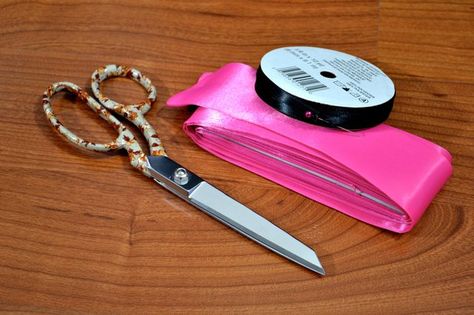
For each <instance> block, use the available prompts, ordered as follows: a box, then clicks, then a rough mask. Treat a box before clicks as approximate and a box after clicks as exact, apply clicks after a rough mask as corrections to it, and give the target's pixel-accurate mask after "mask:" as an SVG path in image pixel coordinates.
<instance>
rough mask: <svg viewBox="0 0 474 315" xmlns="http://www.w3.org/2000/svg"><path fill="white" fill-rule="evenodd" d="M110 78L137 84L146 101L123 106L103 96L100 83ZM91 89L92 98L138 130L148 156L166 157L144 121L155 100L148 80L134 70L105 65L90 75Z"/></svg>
mask: <svg viewBox="0 0 474 315" xmlns="http://www.w3.org/2000/svg"><path fill="white" fill-rule="evenodd" d="M112 77H126V78H130V79H132V80H134V81H135V82H137V83H139V84H140V85H141V86H143V88H145V90H146V91H147V92H148V97H147V99H146V100H145V101H143V102H141V103H138V104H129V105H125V104H120V103H117V102H115V101H113V100H111V99H109V98H107V97H105V96H103V95H102V92H101V90H100V83H101V82H102V81H105V80H107V79H108V78H112ZM91 88H92V92H93V93H94V96H95V97H96V98H97V100H99V102H100V103H101V104H102V105H103V106H105V107H106V108H108V109H110V110H113V111H114V112H116V113H117V114H119V115H121V116H123V117H125V118H127V119H128V120H129V121H130V122H132V123H133V124H134V125H135V126H137V127H138V128H139V129H140V131H141V132H142V133H143V135H144V136H145V138H146V140H147V141H148V144H149V148H150V155H166V152H165V149H164V148H163V146H162V145H161V141H160V139H159V138H158V134H157V133H156V131H155V129H154V128H153V127H152V126H151V125H150V123H148V121H147V120H146V119H145V114H146V113H147V112H148V111H149V110H150V108H151V104H152V103H153V102H154V101H155V100H156V88H155V87H154V86H153V84H152V83H151V81H150V79H148V78H147V77H145V76H144V75H143V74H142V73H141V72H140V71H138V70H137V69H134V68H128V67H125V66H120V65H106V66H104V67H100V68H99V69H97V70H96V71H94V73H93V74H92V77H91Z"/></svg>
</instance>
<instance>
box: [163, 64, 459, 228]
mask: <svg viewBox="0 0 474 315" xmlns="http://www.w3.org/2000/svg"><path fill="white" fill-rule="evenodd" d="M255 73H256V71H255V69H253V68H252V67H250V66H247V65H244V64H239V63H231V64H227V65H225V66H223V67H222V68H220V69H218V70H217V71H215V72H213V73H205V74H203V75H202V76H201V77H200V79H199V81H198V82H197V83H196V84H195V85H194V86H192V87H190V88H189V89H187V90H185V91H183V92H180V93H178V94H176V95H174V96H173V97H171V98H170V99H169V100H168V102H167V104H168V106H170V107H179V106H185V105H197V106H199V107H198V109H197V110H196V111H195V112H194V113H193V114H192V116H191V117H190V118H189V119H188V120H187V121H186V122H185V123H184V131H185V132H186V134H187V135H188V136H189V137H190V138H191V139H192V140H193V141H194V142H196V143H197V144H198V145H199V146H200V147H202V148H203V149H205V150H207V151H209V152H211V153H212V154H214V155H216V156H218V157H220V158H222V159H224V160H226V161H229V162H231V163H233V164H236V165H238V166H240V167H243V168H245V169H247V170H249V171H251V172H254V173H256V174H259V175H261V176H263V177H265V178H268V179H270V180H272V181H274V182H276V183H278V184H280V185H283V186H285V187H287V188H289V189H291V190H293V191H295V192H298V193H300V194H302V195H304V196H306V197H308V198H311V199H313V200H316V201H318V202H321V203H323V204H325V205H327V206H329V207H332V208H335V209H337V210H339V211H341V212H343V213H345V214H347V215H350V216H352V217H354V218H357V219H359V220H362V221H364V222H367V223H369V224H373V225H375V226H378V227H381V228H384V229H387V230H391V231H394V232H398V233H404V232H408V231H409V230H411V229H412V228H413V226H414V225H415V224H416V223H417V222H418V221H419V219H420V217H421V216H422V214H423V213H424V211H425V210H426V208H427V207H428V206H429V204H430V202H431V201H432V199H433V198H434V197H435V195H436V194H437V193H438V192H439V190H440V189H441V188H442V186H443V185H444V183H445V182H446V181H447V179H448V178H449V176H450V175H451V172H452V167H451V155H450V154H449V152H448V151H446V150H445V149H443V148H442V147H440V146H438V145H436V144H433V143H431V142H429V141H427V140H425V139H422V138H420V137H417V136H415V135H412V134H410V133H407V132H405V131H403V130H400V129H397V128H393V127H390V126H388V125H385V124H381V125H378V126H376V127H374V128H370V129H366V130H362V131H357V132H347V131H342V130H336V129H329V128H325V127H320V126H316V125H311V124H308V123H305V122H301V121H298V120H296V119H293V118H290V117H287V116H285V115H284V114H282V113H280V112H278V111H276V110H275V109H273V108H272V107H270V106H269V105H267V104H265V103H264V102H263V101H262V100H261V99H260V98H259V97H258V96H257V94H256V93H255V90H254V85H255Z"/></svg>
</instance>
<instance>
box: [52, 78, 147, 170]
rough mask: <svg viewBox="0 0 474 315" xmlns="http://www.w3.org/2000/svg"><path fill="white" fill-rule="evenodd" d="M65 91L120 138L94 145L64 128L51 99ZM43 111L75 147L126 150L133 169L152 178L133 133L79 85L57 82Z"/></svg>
mask: <svg viewBox="0 0 474 315" xmlns="http://www.w3.org/2000/svg"><path fill="white" fill-rule="evenodd" d="M63 90H65V91H68V92H70V93H72V94H74V95H77V96H78V97H79V98H80V99H81V100H82V101H83V102H85V103H87V105H88V106H89V107H90V108H91V109H92V110H93V111H95V112H96V113H98V114H99V116H100V117H101V118H103V119H104V120H106V121H107V122H108V123H109V124H111V125H112V126H113V127H114V129H115V130H116V131H117V132H118V134H119V135H118V137H117V138H116V139H115V140H114V141H112V142H110V143H106V144H101V143H94V142H89V141H86V140H84V139H82V138H80V137H78V136H77V135H76V134H74V133H73V132H72V131H70V130H69V129H67V128H66V127H64V126H63V124H62V123H61V122H60V121H59V120H58V119H57V117H56V115H55V114H54V112H53V109H52V107H51V97H52V96H53V95H54V94H56V93H58V92H60V91H63ZM43 109H44V112H45V113H46V116H47V118H48V120H49V121H50V122H51V124H52V125H53V126H54V128H55V129H56V130H57V131H58V132H59V133H60V134H61V135H63V136H64V137H66V139H68V140H69V141H71V142H72V143H74V144H75V145H77V146H79V147H82V148H85V149H88V150H93V151H100V152H107V151H112V150H118V149H125V150H127V152H128V155H129V157H130V164H132V166H133V167H135V168H137V169H138V170H140V171H141V172H142V173H143V174H145V175H146V176H149V177H151V175H150V174H149V173H148V168H147V158H146V154H145V152H144V151H143V150H142V148H141V147H140V145H139V144H138V142H137V140H136V139H135V137H134V136H133V134H132V132H131V131H130V130H129V129H127V128H126V127H125V126H124V125H123V124H122V123H121V122H120V121H119V120H118V119H117V118H115V117H114V116H113V115H112V114H111V113H110V112H109V111H108V110H107V109H106V108H104V107H103V106H102V105H101V104H99V103H98V102H97V101H96V100H95V99H94V98H92V97H91V96H89V94H87V93H86V92H84V91H82V90H81V88H80V87H78V86H77V85H75V84H73V83H70V82H57V83H54V84H52V85H51V86H49V87H48V89H47V90H46V91H45V92H44V94H43Z"/></svg>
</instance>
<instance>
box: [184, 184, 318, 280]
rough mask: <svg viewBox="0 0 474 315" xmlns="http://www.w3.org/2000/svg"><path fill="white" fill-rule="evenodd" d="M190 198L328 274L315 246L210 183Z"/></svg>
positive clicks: (261, 241) (281, 251) (290, 256)
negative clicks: (313, 248)
mask: <svg viewBox="0 0 474 315" xmlns="http://www.w3.org/2000/svg"><path fill="white" fill-rule="evenodd" d="M188 198H189V202H190V203H191V204H193V205H195V206H196V207H198V208H199V209H201V210H202V211H204V212H206V213H207V214H209V215H211V216H212V217H214V218H216V219H217V220H219V221H221V222H222V223H224V224H226V225H228V226H229V227H231V228H233V229H234V230H236V231H237V232H239V233H241V234H243V235H245V236H247V237H248V238H250V239H252V240H254V241H256V242H257V243H259V244H261V245H263V246H265V247H266V248H268V249H270V250H272V251H274V252H275V253H277V254H279V255H282V256H283V257H286V258H288V259H290V260H292V261H294V262H295V263H297V264H300V265H301V266H303V267H306V268H308V269H310V270H312V271H315V272H317V273H319V274H322V275H324V274H325V272H324V268H323V266H322V265H321V263H320V262H319V259H318V256H317V255H316V253H315V252H314V251H313V250H312V249H311V248H309V247H308V246H306V245H305V244H303V243H302V242H300V241H298V240H297V239H296V238H294V237H293V236H291V235H290V234H288V233H286V232H285V231H283V230H282V229H280V228H279V227H277V226H276V225H274V224H273V223H271V222H270V221H268V220H267V219H265V218H263V217H262V216H260V215H258V214H257V213H255V212H253V211H252V210H250V209H249V208H247V207H245V206H244V205H242V204H241V203H239V202H237V201H236V200H234V199H232V198H231V197H229V196H227V195H226V194H224V193H223V192H222V191H220V190H219V189H217V188H215V187H213V186H212V185H210V184H209V183H207V182H202V183H200V184H199V185H198V186H197V187H196V188H195V189H194V190H193V191H192V192H191V194H190V195H189V197H188Z"/></svg>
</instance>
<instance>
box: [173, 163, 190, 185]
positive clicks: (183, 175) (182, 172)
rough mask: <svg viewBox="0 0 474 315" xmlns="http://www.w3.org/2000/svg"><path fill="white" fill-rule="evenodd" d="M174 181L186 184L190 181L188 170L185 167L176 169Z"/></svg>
mask: <svg viewBox="0 0 474 315" xmlns="http://www.w3.org/2000/svg"><path fill="white" fill-rule="evenodd" d="M173 181H174V182H175V183H176V184H178V185H186V184H187V183H188V181H189V175H188V171H187V170H186V169H185V168H182V167H180V168H177V169H176V170H175V171H174V175H173Z"/></svg>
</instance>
